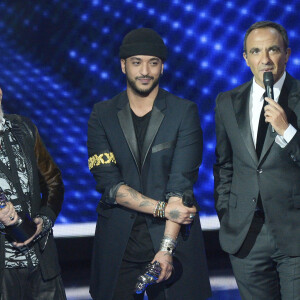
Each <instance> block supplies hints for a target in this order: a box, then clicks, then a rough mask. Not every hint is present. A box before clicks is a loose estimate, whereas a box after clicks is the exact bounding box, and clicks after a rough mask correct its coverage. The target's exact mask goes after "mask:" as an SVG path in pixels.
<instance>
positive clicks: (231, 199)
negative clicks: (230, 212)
mask: <svg viewBox="0 0 300 300" xmlns="http://www.w3.org/2000/svg"><path fill="white" fill-rule="evenodd" d="M236 205H237V196H236V194H233V193H230V197H229V206H230V207H233V208H236Z"/></svg>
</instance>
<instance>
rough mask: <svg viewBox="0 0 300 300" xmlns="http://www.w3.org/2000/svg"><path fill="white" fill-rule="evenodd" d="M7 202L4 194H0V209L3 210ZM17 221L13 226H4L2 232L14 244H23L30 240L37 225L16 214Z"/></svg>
mask: <svg viewBox="0 0 300 300" xmlns="http://www.w3.org/2000/svg"><path fill="white" fill-rule="evenodd" d="M7 202H8V200H7V199H6V196H5V194H4V193H3V191H2V192H0V209H2V208H4V207H5V206H6V204H7ZM17 218H18V220H17V221H16V223H15V224H13V225H10V226H5V229H4V230H3V231H4V233H6V234H7V235H8V236H9V237H10V238H11V239H12V240H13V241H14V242H17V243H23V242H25V241H27V240H28V239H29V238H31V237H32V236H33V235H34V234H35V232H36V229H37V225H36V224H35V223H34V222H33V221H32V219H31V218H30V216H29V215H27V214H25V213H23V212H18V214H17Z"/></svg>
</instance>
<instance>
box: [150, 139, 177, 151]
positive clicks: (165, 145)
mask: <svg viewBox="0 0 300 300" xmlns="http://www.w3.org/2000/svg"><path fill="white" fill-rule="evenodd" d="M175 142H176V141H175V140H174V141H169V142H165V143H161V144H158V145H155V146H153V147H152V153H155V152H159V151H162V150H165V149H169V148H174V146H175Z"/></svg>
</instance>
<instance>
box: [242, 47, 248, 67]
mask: <svg viewBox="0 0 300 300" xmlns="http://www.w3.org/2000/svg"><path fill="white" fill-rule="evenodd" d="M243 57H244V60H245V61H246V64H247V66H248V67H249V63H248V58H247V54H246V52H245V51H244V52H243Z"/></svg>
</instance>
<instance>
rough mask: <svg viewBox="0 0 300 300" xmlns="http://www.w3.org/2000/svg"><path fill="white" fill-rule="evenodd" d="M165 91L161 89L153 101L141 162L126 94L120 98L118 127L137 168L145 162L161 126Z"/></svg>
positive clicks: (164, 105)
mask: <svg viewBox="0 0 300 300" xmlns="http://www.w3.org/2000/svg"><path fill="white" fill-rule="evenodd" d="M165 97H166V96H165V91H164V90H162V89H159V92H158V95H157V97H156V99H155V101H154V105H153V108H152V112H151V117H150V120H149V125H148V128H147V131H146V135H145V139H144V144H143V150H142V153H141V160H140V154H139V149H138V144H137V139H136V135H135V130H134V125H133V120H132V116H131V109H130V105H129V101H128V97H127V93H126V92H124V94H122V96H121V98H120V103H119V107H120V108H121V110H120V111H119V112H118V119H119V122H120V126H121V128H122V131H123V134H124V136H125V139H126V141H127V144H128V146H129V148H130V151H131V153H132V155H133V157H134V160H135V163H136V165H137V166H139V163H138V162H139V161H141V163H142V164H141V166H142V167H143V165H144V162H145V160H146V157H147V155H148V153H149V150H150V147H151V145H152V143H153V140H154V138H155V136H156V134H157V132H158V129H159V127H160V125H161V122H162V120H163V118H164V114H163V113H162V111H163V110H164V109H165V107H166V99H165Z"/></svg>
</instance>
